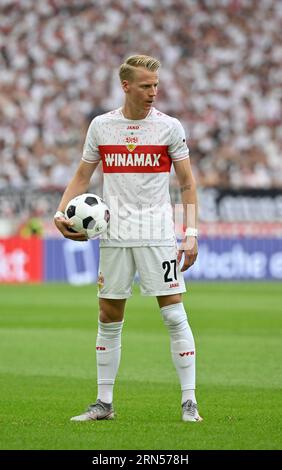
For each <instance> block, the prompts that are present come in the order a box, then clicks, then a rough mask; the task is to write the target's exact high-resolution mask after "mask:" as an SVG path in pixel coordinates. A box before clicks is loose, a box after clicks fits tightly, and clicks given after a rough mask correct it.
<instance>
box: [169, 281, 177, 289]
mask: <svg viewBox="0 0 282 470" xmlns="http://www.w3.org/2000/svg"><path fill="white" fill-rule="evenodd" d="M172 287H179V282H173V283H172V284H169V288H170V289H171V288H172Z"/></svg>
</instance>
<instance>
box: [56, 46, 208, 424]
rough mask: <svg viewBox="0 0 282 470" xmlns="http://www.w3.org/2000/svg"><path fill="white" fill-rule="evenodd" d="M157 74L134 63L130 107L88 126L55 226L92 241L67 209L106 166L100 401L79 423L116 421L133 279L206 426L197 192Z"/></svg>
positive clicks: (127, 69) (190, 415)
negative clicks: (177, 228)
mask: <svg viewBox="0 0 282 470" xmlns="http://www.w3.org/2000/svg"><path fill="white" fill-rule="evenodd" d="M159 67H160V62H159V61H158V60H157V59H155V58H153V57H149V56H144V55H135V56H131V57H129V58H128V59H127V60H126V62H125V63H123V64H122V65H121V67H120V70H119V76H120V81H121V86H122V89H123V91H124V94H125V100H124V104H123V107H121V108H119V109H116V110H114V111H111V112H108V113H106V114H103V115H100V116H97V117H95V118H94V119H93V121H92V122H91V124H90V126H89V129H88V132H87V136H86V140H85V144H84V149H83V156H82V161H81V162H80V165H79V167H78V169H77V171H76V173H75V175H74V177H73V179H72V180H71V181H70V182H69V184H68V186H67V188H66V190H65V192H64V195H63V197H62V200H61V202H60V204H59V207H58V211H57V212H56V214H55V224H56V226H57V228H58V229H59V230H60V231H61V233H62V234H63V235H64V237H66V238H69V239H72V240H78V241H84V240H86V236H85V235H84V234H83V233H73V231H72V230H71V226H70V223H69V222H68V221H67V220H66V219H65V218H64V210H65V208H66V206H67V203H68V202H69V201H70V200H71V199H72V198H73V197H75V196H77V195H78V194H82V193H85V192H87V189H88V186H89V183H90V179H91V176H92V174H93V172H94V170H95V169H96V168H97V166H98V165H99V164H100V161H101V163H102V169H103V174H104V200H105V201H106V203H108V205H109V206H110V209H112V210H111V222H110V233H109V234H107V235H106V236H105V237H104V239H101V241H100V265H99V279H98V285H99V293H98V296H99V310H100V313H99V321H98V335H97V342H96V356H97V382H98V396H97V401H96V402H95V403H93V404H91V405H90V406H89V408H88V409H87V410H86V411H85V412H84V413H82V414H81V415H79V416H74V417H73V418H71V419H72V421H91V420H97V419H112V418H113V417H114V408H113V387H114V382H115V378H116V375H117V372H118V367H119V363H120V355H121V332H122V327H123V321H124V320H123V318H124V310H125V304H126V299H127V298H129V297H130V295H131V286H132V283H133V280H134V276H135V273H136V271H138V273H139V277H140V288H141V292H142V294H143V295H149V296H156V298H157V301H158V304H159V307H160V312H161V316H162V318H163V320H164V323H165V325H166V326H167V329H168V332H169V335H170V344H171V354H172V360H173V362H174V365H175V367H176V371H177V374H178V377H179V381H180V385H181V391H182V399H181V404H182V419H183V421H189V422H199V421H201V420H202V418H201V417H200V416H199V413H198V409H197V401H196V397H195V344H194V338H193V334H192V331H191V328H190V326H189V324H188V321H187V315H186V312H185V308H184V306H183V303H182V293H183V292H185V291H186V289H185V284H184V279H183V271H185V270H186V269H188V268H189V267H190V266H192V264H193V263H194V262H195V260H196V258H197V253H198V247H197V228H196V218H197V197H196V187H195V181H194V178H193V175H192V171H191V166H190V162H189V150H188V147H187V144H186V139H185V133H184V129H183V127H182V125H181V124H180V122H179V121H178V120H177V119H175V118H172V117H170V116H167V115H166V114H163V113H161V112H159V111H158V110H157V109H155V108H154V107H153V104H154V101H155V98H156V95H157V89H158V84H159V77H158V69H159ZM171 164H173V166H174V170H175V173H176V176H177V179H178V181H179V185H180V191H181V194H182V203H183V208H184V214H185V216H186V221H185V223H186V226H187V229H186V232H185V233H184V238H183V241H182V243H181V245H180V247H179V249H178V250H177V245H176V237H175V232H174V225H173V214H172V207H171V203H170V196H169V172H170V168H171ZM113 205H114V206H115V208H114V210H113ZM181 259H182V262H183V263H182V264H181Z"/></svg>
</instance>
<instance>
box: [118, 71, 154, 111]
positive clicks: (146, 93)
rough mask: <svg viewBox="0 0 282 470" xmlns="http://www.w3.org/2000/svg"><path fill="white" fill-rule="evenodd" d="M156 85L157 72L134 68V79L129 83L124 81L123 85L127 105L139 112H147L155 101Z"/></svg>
mask: <svg viewBox="0 0 282 470" xmlns="http://www.w3.org/2000/svg"><path fill="white" fill-rule="evenodd" d="M158 84H159V75H158V72H151V71H150V70H147V69H145V68H141V67H140V68H136V70H135V72H134V78H133V79H132V80H130V81H127V80H124V83H123V89H124V91H125V93H126V100H127V102H128V104H130V105H131V106H132V107H134V108H136V109H138V110H139V111H147V112H148V111H149V110H150V108H151V106H152V105H153V103H154V101H155V98H156V95H157V89H158Z"/></svg>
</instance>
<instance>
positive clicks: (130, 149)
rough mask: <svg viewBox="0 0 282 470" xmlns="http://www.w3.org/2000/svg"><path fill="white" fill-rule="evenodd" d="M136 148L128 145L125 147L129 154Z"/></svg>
mask: <svg viewBox="0 0 282 470" xmlns="http://www.w3.org/2000/svg"><path fill="white" fill-rule="evenodd" d="M136 147H137V145H134V144H128V145H127V146H126V148H127V149H128V150H129V152H133V150H135V149H136Z"/></svg>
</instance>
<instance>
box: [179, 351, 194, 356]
mask: <svg viewBox="0 0 282 470" xmlns="http://www.w3.org/2000/svg"><path fill="white" fill-rule="evenodd" d="M194 354H195V351H185V352H183V353H179V356H181V357H183V356H194Z"/></svg>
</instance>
